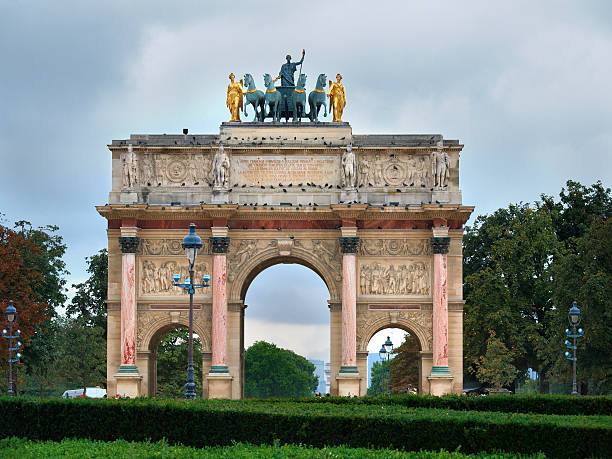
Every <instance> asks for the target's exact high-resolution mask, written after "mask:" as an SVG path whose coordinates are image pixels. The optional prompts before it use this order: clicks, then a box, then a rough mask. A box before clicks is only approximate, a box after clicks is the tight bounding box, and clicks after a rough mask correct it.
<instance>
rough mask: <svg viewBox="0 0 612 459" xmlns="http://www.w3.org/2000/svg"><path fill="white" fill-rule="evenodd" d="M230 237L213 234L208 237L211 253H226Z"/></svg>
mask: <svg viewBox="0 0 612 459" xmlns="http://www.w3.org/2000/svg"><path fill="white" fill-rule="evenodd" d="M229 243H230V238H229V237H226V236H213V237H211V238H210V246H211V248H212V253H213V254H215V255H217V254H225V253H227V249H228V247H229Z"/></svg>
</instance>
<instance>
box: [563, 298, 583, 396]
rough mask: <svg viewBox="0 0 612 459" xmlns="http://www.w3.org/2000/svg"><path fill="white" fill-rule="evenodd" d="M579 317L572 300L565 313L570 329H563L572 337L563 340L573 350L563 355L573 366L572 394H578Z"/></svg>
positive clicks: (581, 334)
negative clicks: (570, 339) (577, 352)
mask: <svg viewBox="0 0 612 459" xmlns="http://www.w3.org/2000/svg"><path fill="white" fill-rule="evenodd" d="M581 318H582V315H581V314H580V309H578V305H577V304H576V302H575V301H574V302H573V303H572V307H571V308H570V310H569V313H568V315H567V319H568V320H569V324H570V327H572V328H571V330H570V329H569V328H567V329H566V330H565V334H566V335H567V337H568V338H572V342H570V341H569V340H565V345H566V346H567V348H568V349H571V350H572V351H573V352H572V353H570V352H569V351H566V352H565V357H567V359H568V360H571V361H572V367H573V368H572V370H573V374H574V379H573V382H572V395H578V390H577V386H576V362H577V361H578V357H576V339H577V338H582V336H583V335H584V330H582V328H577V327H578V325H580V319H581Z"/></svg>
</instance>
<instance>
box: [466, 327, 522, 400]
mask: <svg viewBox="0 0 612 459" xmlns="http://www.w3.org/2000/svg"><path fill="white" fill-rule="evenodd" d="M516 375H517V370H516V367H515V366H514V365H512V354H511V353H510V352H509V351H508V348H507V347H506V346H505V344H504V343H503V341H502V340H500V339H499V338H497V337H496V336H495V332H494V331H493V330H490V332H489V339H488V340H487V351H486V353H485V354H484V355H481V356H480V358H479V359H478V363H476V376H478V379H479V380H480V381H483V382H486V383H489V384H491V385H492V386H493V389H494V390H496V391H499V390H501V389H502V388H503V387H504V386H507V385H509V384H512V383H513V382H514V380H515V379H516Z"/></svg>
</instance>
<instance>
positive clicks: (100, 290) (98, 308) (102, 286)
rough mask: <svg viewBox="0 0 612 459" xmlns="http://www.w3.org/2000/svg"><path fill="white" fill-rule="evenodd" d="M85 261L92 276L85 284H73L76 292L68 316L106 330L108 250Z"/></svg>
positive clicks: (101, 251)
mask: <svg viewBox="0 0 612 459" xmlns="http://www.w3.org/2000/svg"><path fill="white" fill-rule="evenodd" d="M85 260H86V262H87V272H88V273H89V274H90V276H89V278H88V279H87V280H86V281H85V282H82V283H80V284H72V287H73V288H74V289H75V290H76V292H75V294H74V297H73V298H72V301H71V302H70V303H69V304H68V305H67V307H66V314H67V315H68V316H69V317H74V316H76V317H80V318H82V319H83V320H85V322H86V323H87V324H89V325H95V326H98V327H102V328H104V329H106V298H107V296H108V253H107V251H106V249H102V250H100V251H98V253H96V254H94V255H92V256H91V257H87V258H86V259H85ZM105 336H106V333H105Z"/></svg>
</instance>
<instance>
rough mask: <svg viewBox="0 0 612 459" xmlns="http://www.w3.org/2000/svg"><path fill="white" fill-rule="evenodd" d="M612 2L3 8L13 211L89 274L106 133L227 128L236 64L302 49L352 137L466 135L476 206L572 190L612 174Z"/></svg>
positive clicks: (239, 67)
mask: <svg viewBox="0 0 612 459" xmlns="http://www.w3.org/2000/svg"><path fill="white" fill-rule="evenodd" d="M611 8H612V7H611V6H610V3H609V2H606V1H599V2H595V1H594V2H588V3H585V2H581V3H578V2H546V1H544V2H537V3H534V2H527V1H517V2H510V3H499V2H489V1H472V2H460V3H456V4H454V3H449V2H441V1H431V2H402V1H396V2H387V3H381V4H378V5H372V4H371V3H365V2H364V3H359V2H317V1H314V2H310V3H309V4H308V7H304V8H302V7H300V8H297V9H296V7H295V5H294V4H289V5H287V4H279V5H275V6H274V15H273V16H271V15H270V11H269V9H268V8H267V7H266V6H265V5H264V4H262V3H260V2H244V3H236V2H232V3H231V4H228V3H223V2H218V3H212V2H196V1H192V2H161V1H157V2H153V1H146V2H145V1H140V2H130V3H126V2H120V1H110V2H104V3H100V2H55V3H48V2H19V1H14V2H3V3H2V4H1V6H0V52H1V53H2V56H3V63H4V65H3V71H2V72H0V120H1V122H0V158H1V160H2V168H1V169H0V210H1V211H3V212H5V213H6V214H7V217H8V218H9V219H14V220H17V219H22V218H25V219H29V220H31V221H32V222H33V223H34V224H40V225H43V224H47V223H53V224H58V225H59V226H60V227H61V230H62V234H63V235H64V237H65V238H66V241H67V243H68V245H69V252H68V255H67V262H68V265H69V269H70V271H71V272H72V273H73V278H74V280H75V281H76V280H80V279H82V278H83V277H84V276H85V273H84V260H83V259H84V257H85V256H87V255H90V254H92V253H94V252H95V251H97V250H98V249H99V248H100V247H103V246H105V244H106V235H105V221H104V220H103V219H102V218H101V217H99V216H98V215H97V214H96V212H95V209H94V208H93V206H94V205H95V204H104V203H105V202H106V196H107V193H108V190H109V188H110V156H109V153H108V151H107V149H106V144H107V143H109V142H110V141H111V140H112V139H114V138H125V137H127V136H129V134H130V133H138V132H140V133H146V132H154V133H163V132H167V133H173V132H180V130H181V129H182V128H183V127H187V128H189V129H190V132H194V133H214V132H216V131H217V130H218V125H219V123H220V122H221V121H224V120H226V118H227V113H226V109H225V101H224V97H225V87H226V84H227V75H228V73H229V72H230V71H232V72H234V73H236V75H240V76H242V75H243V74H244V73H251V74H253V75H254V76H255V79H256V82H257V84H258V85H261V84H262V83H261V81H262V77H261V75H262V74H263V73H275V72H278V69H279V67H280V65H281V64H282V62H283V57H284V55H285V54H287V52H289V53H291V54H292V55H294V56H295V57H298V54H299V53H300V52H301V49H302V48H306V52H307V55H306V60H305V62H304V67H303V69H304V72H305V73H306V74H307V75H308V78H309V88H310V87H312V84H313V80H314V78H316V76H317V75H318V74H319V73H326V74H327V75H328V77H329V76H332V77H333V75H335V74H336V73H337V72H340V73H342V74H343V75H344V80H343V82H344V83H345V85H346V88H347V93H348V105H347V107H346V110H345V117H346V119H347V120H349V121H350V122H351V124H352V126H353V129H354V132H356V133H424V132H426V133H441V134H443V135H444V136H445V137H447V138H457V139H459V140H461V141H462V142H463V143H464V144H465V150H464V152H463V155H462V160H461V161H462V163H461V167H462V172H461V184H462V188H463V192H464V194H463V196H464V202H465V203H466V204H475V205H476V206H477V208H476V213H482V212H491V211H493V210H494V209H496V208H497V207H501V206H505V205H507V204H508V203H509V202H517V201H530V200H533V199H536V198H537V196H538V195H539V194H540V193H548V194H556V193H558V191H559V189H560V187H561V186H562V185H563V183H564V182H565V180H566V179H568V178H573V179H577V180H580V181H582V182H584V183H588V184H590V183H593V182H594V181H596V180H598V179H601V180H603V181H604V183H606V184H607V185H609V182H610V176H611V172H610V171H612V159H611V158H612V155H610V153H609V151H610V145H611V143H612V93H611V92H610V90H609V81H611V80H612V63H611V62H610V59H609V56H610V55H611V54H612V30H611V28H610V19H611V18H612V14H611V13H612V10H611ZM330 18H333V20H332V19H330ZM296 276H297V275H296ZM274 279H275V278H271V280H270V282H272V284H270V285H274V283H276V284H278V283H279V282H281V281H277V280H274ZM279 279H283V278H279ZM296 279H298V280H299V279H301V277H300V276H297V277H296ZM291 280H292V281H293V279H291ZM284 281H287V279H286V278H284ZM254 287H255V284H254ZM326 298H327V297H326ZM273 299H274V297H271V298H266V299H265V301H266V302H267V304H271V303H272V302H273V301H272V300H273ZM317 301H319V300H316V299H313V302H317ZM317 308H319V306H317ZM254 310H255V308H253V309H252V310H249V311H248V313H251V312H252V311H254ZM323 310H324V309H323ZM324 311H325V310H324ZM296 314H298V313H296ZM326 314H327V313H326ZM296 317H297V316H296ZM300 317H301V316H300ZM270 318H272V317H270ZM326 320H327V319H326Z"/></svg>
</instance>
